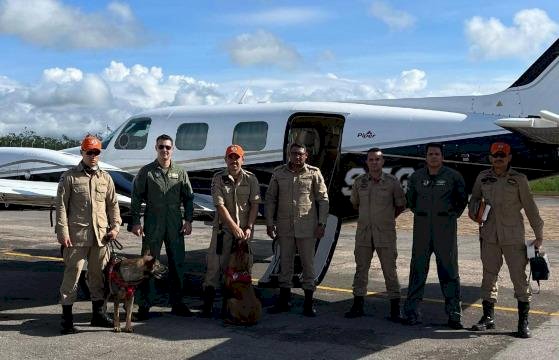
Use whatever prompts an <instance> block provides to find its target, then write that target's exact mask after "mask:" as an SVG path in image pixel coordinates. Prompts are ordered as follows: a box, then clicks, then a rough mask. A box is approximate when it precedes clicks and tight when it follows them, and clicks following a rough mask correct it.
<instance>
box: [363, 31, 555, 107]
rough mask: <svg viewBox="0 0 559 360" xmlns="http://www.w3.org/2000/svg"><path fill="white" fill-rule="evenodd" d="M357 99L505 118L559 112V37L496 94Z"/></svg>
mask: <svg viewBox="0 0 559 360" xmlns="http://www.w3.org/2000/svg"><path fill="white" fill-rule="evenodd" d="M354 102H357V103H362V104H370V105H384V106H401V107H408V108H416V109H428V110H441V111H450V112H460V113H464V112H465V113H470V112H474V113H483V114H491V115H496V116H503V117H527V116H538V114H539V112H540V111H541V110H548V111H551V112H553V113H559V39H557V40H556V41H555V42H554V43H553V44H552V45H551V46H550V47H549V48H548V49H547V50H546V51H545V52H544V53H543V54H542V55H541V56H540V57H539V58H538V59H537V60H536V61H535V62H534V63H533V64H532V65H531V66H530V67H529V68H528V70H526V71H525V72H524V74H522V75H521V76H520V77H519V78H518V80H516V81H515V82H514V83H513V84H512V85H511V86H510V87H509V88H507V89H505V90H503V91H501V92H498V93H495V94H489V95H480V96H448V97H427V98H407V99H379V100H364V101H354Z"/></svg>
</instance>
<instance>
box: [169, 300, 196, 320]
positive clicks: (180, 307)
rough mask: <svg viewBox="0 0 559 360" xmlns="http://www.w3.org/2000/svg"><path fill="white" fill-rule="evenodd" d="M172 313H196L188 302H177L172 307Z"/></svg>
mask: <svg viewBox="0 0 559 360" xmlns="http://www.w3.org/2000/svg"><path fill="white" fill-rule="evenodd" d="M171 314H173V315H176V316H182V317H190V316H192V315H194V314H193V313H192V311H190V309H189V308H188V306H187V305H186V304H183V303H177V304H174V305H173V306H172V307H171Z"/></svg>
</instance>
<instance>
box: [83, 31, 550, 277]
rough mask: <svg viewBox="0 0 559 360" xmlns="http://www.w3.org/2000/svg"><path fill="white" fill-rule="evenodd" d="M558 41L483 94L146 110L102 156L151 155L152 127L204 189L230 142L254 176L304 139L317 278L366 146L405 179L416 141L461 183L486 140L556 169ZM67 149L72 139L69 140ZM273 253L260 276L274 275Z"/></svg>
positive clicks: (113, 159)
mask: <svg viewBox="0 0 559 360" xmlns="http://www.w3.org/2000/svg"><path fill="white" fill-rule="evenodd" d="M558 56H559V40H557V41H556V42H555V43H554V44H552V45H551V47H550V48H549V49H548V50H546V52H545V53H544V54H543V55H542V56H541V57H540V58H539V59H538V60H537V61H536V62H535V63H534V64H533V65H532V66H531V67H530V68H529V69H528V70H527V71H526V72H525V73H524V74H523V75H522V76H521V77H520V78H519V79H518V80H517V81H516V82H515V83H514V84H513V85H511V86H510V87H509V88H508V89H505V90H504V91H501V92H498V93H495V94H491V95H483V96H453V97H437V98H434V97H433V98H417V99H395V100H365V101H357V102H352V103H348V102H290V103H276V104H252V105H248V104H236V105H221V106H177V107H166V108H160V109H154V110H149V111H146V112H144V113H141V114H138V115H135V116H132V117H131V118H129V119H128V120H126V121H125V122H124V123H123V124H122V125H121V126H120V127H119V128H118V129H117V130H116V131H115V132H114V133H113V134H112V135H110V136H109V137H107V138H106V139H105V140H104V141H103V149H104V151H103V160H104V161H105V162H107V163H110V164H112V165H115V166H118V167H119V168H121V169H123V170H124V171H127V172H130V173H135V172H137V171H138V169H139V168H140V167H141V166H143V165H145V164H146V163H148V162H151V161H152V160H153V158H154V157H155V152H154V144H155V139H156V137H157V136H159V135H161V134H164V133H165V134H168V135H170V136H172V137H173V138H174V139H175V147H176V150H175V152H174V155H173V159H174V160H175V161H176V162H177V163H179V164H181V165H183V166H184V167H185V168H186V169H187V170H188V173H189V176H190V179H191V182H192V185H193V187H194V190H195V191H196V192H198V193H209V190H210V182H211V177H212V175H213V173H214V172H215V171H216V170H218V169H220V168H223V166H224V161H223V152H224V149H225V147H226V146H227V145H229V144H231V143H236V144H240V145H242V146H243V148H244V149H245V150H246V155H245V165H246V167H247V168H248V169H249V170H251V171H252V172H254V173H255V174H256V175H257V177H258V179H259V180H260V183H261V184H262V185H263V186H264V187H265V186H266V185H267V184H268V181H269V178H270V175H271V171H272V169H273V168H274V167H275V166H277V165H279V164H281V163H284V162H285V161H286V159H287V148H288V144H290V143H292V142H295V141H296V142H300V143H303V144H305V145H306V146H307V149H308V153H309V159H308V162H309V163H310V164H313V165H316V166H318V167H320V168H321V169H322V172H323V175H324V177H325V179H326V181H327V184H328V188H329V195H330V201H331V207H330V212H331V214H330V216H329V220H328V223H327V229H326V230H327V231H326V236H325V238H323V240H322V241H320V242H319V244H318V246H317V255H316V259H315V270H316V274H317V281H318V282H320V281H321V280H322V277H323V276H324V275H325V273H326V270H327V268H328V264H329V262H330V259H331V257H332V254H333V251H334V248H335V245H336V242H337V237H338V233H339V229H340V218H342V217H346V216H351V215H355V210H353V208H352V206H351V205H350V203H349V199H348V197H349V196H348V195H349V194H350V191H351V186H352V185H353V181H354V179H355V177H356V176H358V175H359V174H362V173H364V172H365V169H364V167H363V164H364V158H365V152H366V150H367V149H369V148H371V147H380V148H382V149H383V152H384V156H385V159H386V162H385V169H384V170H385V171H387V172H390V173H392V174H394V175H395V176H396V177H398V178H399V179H400V181H401V182H402V183H403V185H404V186H405V185H406V179H407V177H408V176H409V175H410V174H411V173H412V172H413V171H414V170H416V169H417V168H419V167H421V166H423V163H424V151H425V144H426V143H428V142H433V141H435V142H439V143H442V144H443V146H444V156H445V163H446V165H448V166H451V167H453V168H455V169H457V170H458V171H460V172H461V173H462V175H463V176H464V178H465V180H466V183H467V185H468V187H469V188H471V186H472V184H473V181H474V180H475V177H476V176H477V174H478V173H479V172H480V171H481V170H483V169H485V168H487V167H488V166H489V163H488V159H487V153H488V149H489V145H490V144H491V143H492V142H494V141H506V142H508V143H509V144H511V146H512V148H513V165H514V167H515V168H516V169H519V170H520V171H522V172H523V173H525V174H526V175H527V176H528V177H529V178H531V179H533V178H540V177H545V176H550V175H554V174H557V173H558V172H559V147H558V145H559V115H556V114H558V113H559V59H558ZM74 151H76V150H75V148H74ZM278 258H279V256H276V257H275V258H274V259H273V261H272V264H271V265H270V268H269V269H268V271H267V272H266V274H265V276H264V277H263V278H262V280H261V284H269V283H272V282H273V277H274V274H275V273H276V272H277V266H278V261H277V260H278Z"/></svg>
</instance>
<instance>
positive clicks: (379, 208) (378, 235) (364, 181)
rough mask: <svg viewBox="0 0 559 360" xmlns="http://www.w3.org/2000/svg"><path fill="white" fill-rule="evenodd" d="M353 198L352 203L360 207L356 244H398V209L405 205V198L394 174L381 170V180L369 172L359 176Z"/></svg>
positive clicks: (354, 184) (352, 194)
mask: <svg viewBox="0 0 559 360" xmlns="http://www.w3.org/2000/svg"><path fill="white" fill-rule="evenodd" d="M350 200H351V203H352V204H353V206H355V207H358V208H359V219H358V221H357V233H356V234H355V241H356V243H357V245H361V246H371V245H372V244H374V245H375V247H381V246H387V245H395V244H396V219H395V217H394V215H395V209H396V207H405V206H406V198H405V195H404V191H403V190H402V186H401V185H400V182H399V181H398V179H397V178H396V177H395V176H393V175H390V174H386V173H382V175H381V177H380V180H379V181H378V182H375V181H373V180H372V178H371V176H370V175H369V174H363V175H361V176H359V177H357V178H356V179H355V182H354V183H353V188H352V190H351V198H350ZM371 238H372V239H373V242H372V243H371Z"/></svg>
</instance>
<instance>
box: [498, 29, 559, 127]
mask: <svg viewBox="0 0 559 360" xmlns="http://www.w3.org/2000/svg"><path fill="white" fill-rule="evenodd" d="M498 95H504V96H511V97H512V99H511V100H516V101H517V102H518V105H519V108H518V112H517V113H516V114H515V112H511V113H509V114H515V115H516V116H538V114H539V113H540V111H542V110H548V111H552V112H554V113H559V39H557V40H556V41H555V42H554V43H553V44H552V45H551V46H550V47H549V48H548V49H547V50H546V51H545V52H544V53H543V54H542V55H541V56H540V57H539V58H538V59H537V60H536V61H535V62H534V63H533V64H532V65H531V66H530V67H529V68H528V70H526V71H525V72H524V73H523V74H522V75H521V76H520V77H519V78H518V80H516V81H515V82H514V83H513V84H512V85H511V86H510V87H509V88H508V89H506V90H504V91H502V92H500V93H497V94H493V96H498ZM489 96H490V95H489ZM512 108H513V109H514V107H512ZM504 115H507V114H504Z"/></svg>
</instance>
